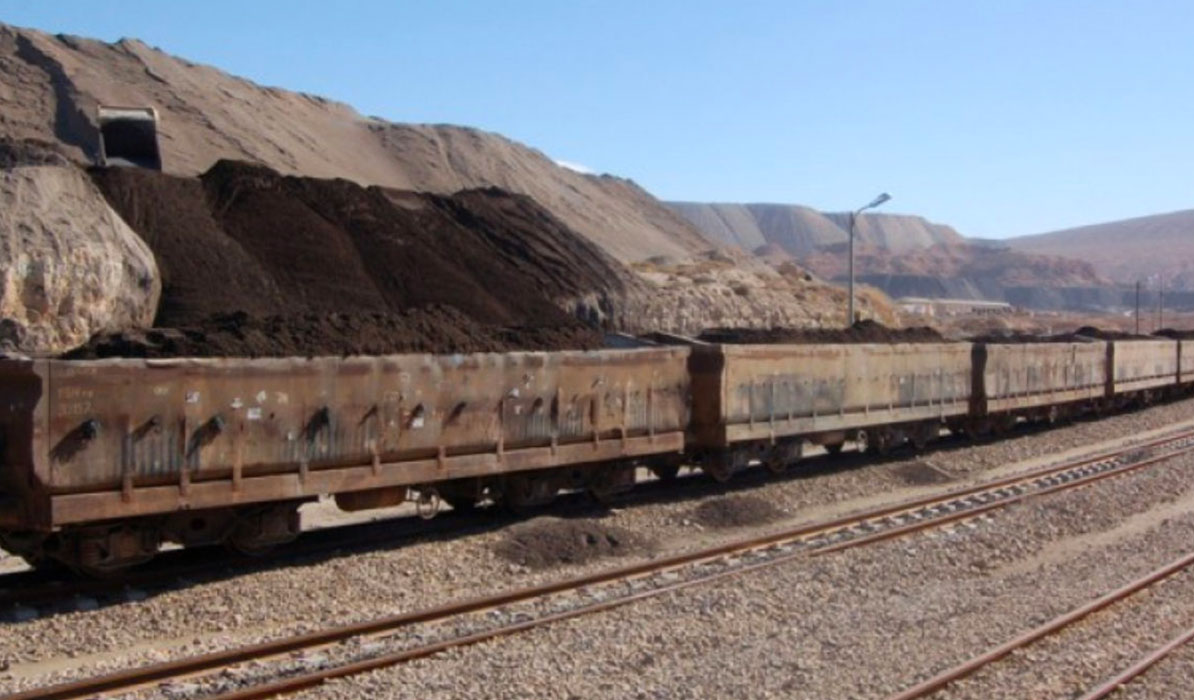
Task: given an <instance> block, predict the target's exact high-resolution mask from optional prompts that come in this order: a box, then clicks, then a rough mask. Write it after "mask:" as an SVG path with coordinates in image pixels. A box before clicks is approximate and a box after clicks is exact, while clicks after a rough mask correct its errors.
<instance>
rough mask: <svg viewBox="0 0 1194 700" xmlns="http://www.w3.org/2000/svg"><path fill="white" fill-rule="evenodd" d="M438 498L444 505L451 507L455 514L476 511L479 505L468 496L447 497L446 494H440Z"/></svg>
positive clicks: (477, 501)
mask: <svg viewBox="0 0 1194 700" xmlns="http://www.w3.org/2000/svg"><path fill="white" fill-rule="evenodd" d="M439 497H440V500H442V501H443V502H444V503H447V504H448V505H449V506H452V510H454V511H456V512H457V513H472V512H474V511H476V510H477V506H479V505H481V502H480V501H479V500H477V499H476V498H473V497H470V496H459V495H457V496H449V495H448V494H446V493H440V495H439Z"/></svg>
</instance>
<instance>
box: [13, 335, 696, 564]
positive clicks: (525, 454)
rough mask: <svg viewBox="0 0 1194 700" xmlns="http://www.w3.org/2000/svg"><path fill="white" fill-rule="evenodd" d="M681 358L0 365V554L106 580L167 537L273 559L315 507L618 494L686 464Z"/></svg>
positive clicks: (665, 354) (658, 352)
mask: <svg viewBox="0 0 1194 700" xmlns="http://www.w3.org/2000/svg"><path fill="white" fill-rule="evenodd" d="M687 355H688V349H687V348H650V349H641V350H621V351H595V352H549V353H542V352H516V353H505V354H471V355H395V356H382V357H349V358H315V359H298V358H286V359H259V360H248V359H214V360H205V359H178V360H100V361H87V362H82V361H59V360H27V361H26V360H5V361H0V386H2V387H3V396H4V401H3V405H0V456H2V461H0V542H2V544H3V546H4V547H5V548H6V549H8V550H10V551H13V552H15V553H18V554H20V555H22V556H25V557H26V558H27V559H30V560H31V561H34V562H37V561H39V560H45V559H54V560H58V561H61V562H64V563H66V564H68V565H70V566H73V567H75V568H77V569H80V570H83V571H87V572H91V573H96V572H99V573H102V572H105V571H110V570H114V569H118V568H121V567H124V566H128V565H130V564H134V563H137V562H140V561H143V560H145V559H147V558H149V557H151V556H152V555H153V554H154V552H156V551H157V549H158V546H159V545H160V543H161V542H162V541H163V540H171V541H176V542H180V543H182V544H184V545H194V544H208V543H215V542H225V543H230V544H231V545H233V546H235V547H236V548H238V549H242V550H249V551H255V550H258V549H263V548H267V547H269V546H272V545H274V544H276V543H278V542H282V541H285V540H287V539H290V538H292V537H294V536H295V534H296V533H297V531H298V506H299V505H300V504H301V503H303V502H305V501H308V500H311V499H313V498H315V497H318V496H319V495H322V494H334V495H335V496H336V499H337V501H338V503H339V504H340V505H341V507H343V508H346V509H361V508H368V507H379V506H385V505H392V504H396V503H399V502H401V501H402V500H403V499H406V498H408V497H411V496H416V497H418V498H421V499H422V500H424V501H427V500H430V499H435V498H443V499H444V500H447V501H448V502H450V503H453V504H455V505H457V506H461V507H467V506H468V505H470V504H472V503H474V502H475V501H476V500H477V499H479V498H482V497H493V498H495V499H498V500H502V501H505V502H507V503H509V504H511V505H513V506H515V507H518V506H522V505H530V504H536V503H542V502H545V501H547V500H550V499H551V498H552V497H554V496H555V494H556V492H557V491H558V490H559V489H561V488H588V489H590V490H592V491H593V492H595V493H597V494H606V493H611V492H613V491H616V490H618V489H620V488H625V487H627V486H628V485H629V484H631V483H633V476H634V465H635V464H636V463H637V462H643V463H646V464H648V466H658V465H664V466H666V465H667V464H672V463H674V462H675V461H676V459H677V457H678V455H679V454H680V452H681V451H682V450H683V448H684V430H685V428H686V426H687V424H688V417H689V415H688V414H689V392H690V387H689V380H688V374H687V370H686V360H687Z"/></svg>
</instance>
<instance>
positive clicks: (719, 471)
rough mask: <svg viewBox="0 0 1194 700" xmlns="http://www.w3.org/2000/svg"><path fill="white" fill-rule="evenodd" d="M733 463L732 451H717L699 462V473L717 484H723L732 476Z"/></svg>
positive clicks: (733, 470)
mask: <svg viewBox="0 0 1194 700" xmlns="http://www.w3.org/2000/svg"><path fill="white" fill-rule="evenodd" d="M735 461H736V460H735V458H734V451H732V450H719V451H717V452H714V453H711V454H708V455H706V456H705V458H704V459H703V460H701V471H703V472H705V473H706V474H708V475H709V476H711V477H713V480H714V481H716V482H717V483H719V484H724V483H726V482H727V481H729V480H730V479H731V478H732V477H733V476H734V472H735V471H736V470H735Z"/></svg>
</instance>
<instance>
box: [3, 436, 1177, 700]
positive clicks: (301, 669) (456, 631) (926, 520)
mask: <svg viewBox="0 0 1194 700" xmlns="http://www.w3.org/2000/svg"><path fill="white" fill-rule="evenodd" d="M1190 452H1194V430H1191V431H1184V432H1181V433H1178V434H1176V435H1171V436H1167V437H1164V438H1159V439H1157V440H1153V441H1151V442H1148V443H1145V444H1143V445H1133V446H1130V447H1126V448H1123V449H1119V450H1113V451H1109V452H1106V453H1103V454H1101V455H1098V456H1095V457H1087V458H1082V459H1078V460H1074V461H1070V462H1066V463H1062V464H1060V465H1053V466H1047V467H1042V468H1039V469H1035V470H1031V471H1028V472H1025V473H1021V474H1018V475H1013V476H1008V477H1004V478H1001V479H997V480H994V481H990V482H986V483H981V484H976V485H972V486H968V487H965V488H961V489H952V490H949V491H946V492H944V493H938V494H934V495H929V496H925V497H922V498H918V499H913V500H911V501H905V502H903V503H898V504H894V505H888V506H884V507H880V508H876V509H873V510H870V511H866V512H863V513H859V514H854V515H850V516H846V517H842V518H837V519H834V520H831V521H828V522H822V523H815V524H807V525H801V526H797V527H795V528H790V529H786V530H784V531H781V532H775V533H771V534H766V535H762V536H757V537H752V538H749V539H746V540H741V541H736V542H731V543H727V544H722V545H718V546H715V547H711V548H707V549H702V550H698V551H694V552H688V553H682V554H678V555H673V556H669V557H665V558H662V559H659V560H655V561H649V562H643V563H637V564H632V565H628V566H624V567H619V568H613V569H609V570H605V571H601V572H597V573H593V574H588V575H584V576H579V577H574V578H569V579H564V580H560V581H555V582H549V583H546V584H541V585H538V586H533V587H529V588H524V589H518V590H512V591H507V592H503V593H498V594H496V595H492V596H483V597H478V598H473V599H470V600H465V601H461V602H454V603H450V604H447V605H442V606H438V607H434V608H430V609H425V610H418V611H412V612H408V613H403V614H399V615H392V616H387V617H382V618H378V619H374V620H368V621H364V622H360V623H355V624H350V625H344V626H340V627H336V628H330V629H325V630H318V631H315V632H311V633H307V634H301V635H296V636H292V637H286V638H281V639H276V640H272V641H267V642H262V643H258V644H252V645H247V646H243V647H239V648H234V649H228V650H222V651H218V652H212V653H208V654H203V655H199V656H194V657H189V658H182V659H177V660H174V661H167V662H161V663H157V664H151V665H147V666H142V667H139V668H133V669H128V670H124V671H118V672H114V673H110V674H106V675H102V676H97V677H93V678H88V679H83V680H79V681H73V682H68V683H64V684H60V685H56V686H50V687H47V688H41V689H34V690H30V691H26V692H22V693H17V694H14V695H10V696H8V697H7V698H4V699H3V700H68V699H70V698H78V697H86V696H91V695H95V694H97V693H105V694H109V695H111V694H116V693H125V692H132V691H135V690H137V689H139V688H145V687H147V686H149V685H151V684H155V683H163V682H180V681H181V680H183V679H189V678H195V677H201V679H200V680H201V681H202V682H203V683H206V684H207V685H208V686H212V685H213V684H214V687H210V688H209V691H210V692H208V693H205V694H202V696H204V697H209V696H212V695H213V693H214V696H215V697H219V698H221V700H233V699H235V700H247V699H249V698H263V697H273V696H276V695H280V694H285V693H290V692H295V691H297V690H301V689H303V688H309V687H313V686H316V685H318V684H321V683H323V682H324V681H327V680H329V679H333V678H339V677H345V676H350V675H355V674H359V673H362V672H365V671H369V670H373V669H377V668H383V667H386V666H391V665H395V664H399V663H402V662H404V661H408V660H411V659H415V658H421V657H425V656H429V655H432V654H436V653H439V652H441V651H444V650H446V649H450V648H454V647H461V646H466V645H470V644H476V643H478V642H482V641H486V640H490V639H495V638H498V637H502V636H506V635H510V634H515V633H517V632H520V631H523V630H526V629H529V628H532V627H536V626H540V625H545V624H549V623H552V622H557V621H560V620H565V619H570V618H574V617H579V616H582V615H587V614H591V613H595V612H600V611H603V610H609V609H612V608H615V607H621V606H624V605H628V604H630V603H633V602H635V601H639V600H643V599H646V598H652V597H656V596H660V595H663V594H665V593H669V592H674V591H678V590H682V589H685V588H690V587H693V586H697V585H705V584H708V583H712V582H715V581H719V580H722V579H725V578H728V577H731V576H737V575H740V574H743V573H746V572H750V571H756V570H759V569H763V568H766V567H773V566H776V565H779V564H783V563H786V562H791V561H794V560H797V559H800V558H808V557H815V556H821V555H825V554H829V553H831V552H836V551H840V550H843V549H848V548H852V547H858V546H862V545H864V544H867V543H871V542H877V541H881V540H887V539H891V538H895V537H899V536H901V535H904V534H908V533H912V532H916V531H921V530H926V529H929V528H934V527H939V526H941V525H945V524H947V523H951V522H955V521H961V520H970V519H975V518H978V517H981V516H983V515H984V514H987V513H990V512H991V511H994V510H996V509H1000V508H1004V507H1007V506H1009V505H1011V504H1014V503H1018V502H1021V501H1023V500H1024V499H1027V498H1030V497H1036V496H1041V495H1045V494H1049V493H1054V492H1057V491H1061V490H1065V489H1070V488H1075V487H1079V486H1084V485H1088V484H1091V483H1094V482H1095V481H1098V480H1101V479H1106V478H1110V477H1114V476H1119V475H1122V474H1126V473H1128V472H1132V471H1135V470H1139V469H1143V468H1145V467H1148V466H1150V465H1154V464H1157V463H1160V462H1163V461H1167V460H1170V459H1172V458H1174V457H1177V456H1179V455H1183V454H1187V453H1190ZM431 623H436V624H434V625H432V624H431ZM447 623H452V624H447ZM449 628H451V629H449ZM404 635H405V636H404ZM354 640H355V643H354V644H351V645H350V644H344V643H345V642H349V641H354ZM333 647H335V648H333ZM315 650H320V652H321V653H322V656H320V655H315V654H314V652H315ZM283 656H285V657H287V658H285V659H283V660H282V664H281V666H282V667H281V668H278V667H277V666H272V667H271V666H268V665H265V664H254V665H253V667H252V668H249V669H243V668H242V671H241V672H240V673H231V674H229V673H221V674H219V676H218V677H216V678H214V679H213V674H215V673H216V672H220V671H228V670H230V669H233V668H237V667H242V665H244V664H246V662H249V661H255V662H260V661H264V660H266V659H277V658H278V657H283ZM333 657H335V658H333ZM246 686H247V687H246ZM193 695H195V696H196V697H198V696H200V695H198V694H193Z"/></svg>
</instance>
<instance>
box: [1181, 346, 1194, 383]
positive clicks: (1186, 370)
mask: <svg viewBox="0 0 1194 700" xmlns="http://www.w3.org/2000/svg"><path fill="white" fill-rule="evenodd" d="M1177 370H1178V377H1177V381H1178V384H1181V385H1183V387H1184V388H1185V390H1187V391H1188V390H1189V385H1191V384H1194V340H1190V339H1187V338H1183V339H1181V340H1179V341H1177Z"/></svg>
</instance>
